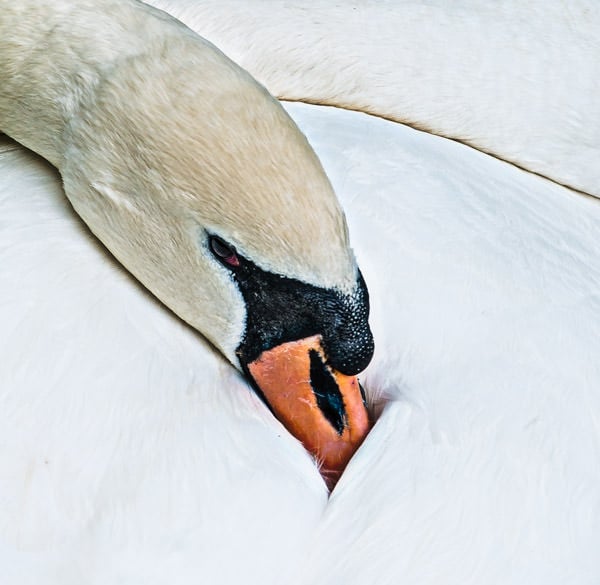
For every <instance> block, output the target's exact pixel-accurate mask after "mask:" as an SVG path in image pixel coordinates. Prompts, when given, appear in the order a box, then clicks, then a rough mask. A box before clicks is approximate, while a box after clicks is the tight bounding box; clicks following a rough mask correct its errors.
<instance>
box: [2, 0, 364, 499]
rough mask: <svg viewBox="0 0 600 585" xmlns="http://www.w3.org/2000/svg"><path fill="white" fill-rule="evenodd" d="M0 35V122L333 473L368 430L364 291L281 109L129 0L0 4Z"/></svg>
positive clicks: (322, 180) (217, 56) (323, 192)
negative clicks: (50, 168) (362, 375)
mask: <svg viewBox="0 0 600 585" xmlns="http://www.w3.org/2000/svg"><path fill="white" fill-rule="evenodd" d="M0 37H1V38H2V44H1V45H0V52H1V53H2V55H3V67H2V69H0V80H1V81H2V87H3V90H2V94H0V128H2V130H3V131H4V132H5V133H7V134H8V135H9V136H11V137H13V138H15V139H16V140H18V141H19V142H21V143H22V144H24V145H25V146H27V147H29V148H30V149H32V150H33V151H35V152H37V153H38V154H40V155H41V156H43V157H44V158H45V159H47V160H48V161H50V162H51V163H52V164H53V165H54V166H55V167H57V168H58V169H59V171H60V174H61V177H62V181H63V185H64V188H65V193H66V194H67V196H68V198H69V201H70V202H71V204H72V205H73V207H74V209H75V211H76V212H77V213H78V214H79V216H80V217H81V218H83V220H84V221H85V222H86V224H87V225H88V226H89V227H90V229H91V230H92V232H93V233H94V234H95V235H96V236H97V237H98V238H99V239H100V241H102V242H103V243H104V245H105V246H106V247H107V248H108V249H109V250H110V251H111V253H112V254H113V255H114V256H115V257H116V258H117V259H118V260H119V261H120V262H121V263H122V264H123V265H124V266H125V267H127V269H128V270H129V271H130V272H131V273H132V274H133V275H135V277H136V278H137V279H138V280H139V281H140V282H142V283H143V284H144V285H145V286H146V287H147V288H148V289H149V290H151V291H152V292H153V293H154V294H155V295H156V296H157V297H158V298H159V299H160V300H161V301H162V302H163V303H164V304H165V305H167V306H168V307H170V308H171V309H172V310H173V311H174V312H175V313H176V314H177V315H179V316H180V317H181V318H182V319H183V320H184V321H186V322H187V323H189V324H190V325H191V326H192V327H194V328H196V329H197V330H198V331H200V332H202V333H203V334H204V335H205V336H206V337H207V339H208V340H210V341H211V342H212V343H213V344H214V345H215V346H216V347H217V348H218V349H219V350H220V351H221V352H222V353H223V354H224V355H225V356H226V357H227V358H228V359H229V360H230V362H231V363H232V364H234V365H235V366H236V367H238V368H240V369H241V370H242V371H243V372H245V373H246V374H247V375H248V376H249V377H250V379H251V380H252V381H253V382H254V383H255V385H256V389H257V392H259V394H260V395H261V396H262V397H263V398H264V400H265V402H266V404H267V405H268V406H269V408H270V409H271V410H272V411H273V412H274V413H275V414H276V415H277V416H278V417H279V418H280V419H281V420H282V421H283V422H284V423H285V424H286V426H287V427H288V428H289V430H290V431H291V432H292V433H293V434H294V435H295V436H296V437H298V438H299V439H301V440H302V442H303V443H304V445H305V446H306V447H307V449H309V451H311V452H312V453H314V454H315V456H316V457H317V459H318V461H319V463H320V465H321V468H322V472H323V476H324V478H325V479H326V480H327V482H328V484H329V485H330V487H332V486H333V485H335V481H336V480H337V478H338V477H339V474H340V473H341V471H342V470H343V469H344V467H345V464H346V463H347V462H348V460H349V459H350V457H351V456H352V454H353V453H354V451H355V450H356V448H357V447H358V445H360V443H361V442H362V440H363V439H364V436H365V435H366V433H367V432H368V429H369V415H368V413H367V410H366V405H365V403H364V396H363V394H362V390H361V389H360V386H359V383H358V381H357V379H356V374H358V373H359V372H361V371H362V370H364V368H365V367H366V365H367V364H368V363H369V361H370V359H371V356H372V353H373V339H372V335H371V331H370V329H369V325H368V315H369V302H368V292H367V289H366V285H365V282H364V280H363V278H362V275H361V273H360V271H359V270H358V268H357V265H356V262H355V260H354V257H353V254H352V251H351V248H350V244H349V238H348V231H347V227H346V225H345V221H344V216H343V212H342V210H341V208H340V206H339V204H338V202H337V199H336V197H335V195H334V193H333V191H332V189H331V186H330V184H329V182H328V180H327V177H326V175H325V173H324V172H323V169H322V167H321V165H320V163H319V161H318V159H317V157H316V156H315V154H314V152H313V151H312V150H311V148H310V146H309V145H308V143H307V141H306V139H305V138H304V137H303V135H302V134H301V133H300V132H299V131H298V129H297V128H296V126H295V124H294V123H293V121H292V120H291V118H290V117H289V116H288V115H287V114H286V112H285V110H284V109H283V108H282V107H281V106H280V105H279V103H278V102H277V101H276V100H275V99H273V98H272V97H271V96H270V95H269V94H268V93H267V92H266V91H265V90H264V89H263V88H262V87H261V86H260V85H259V84H258V83H256V82H255V81H254V80H253V79H252V78H251V77H250V76H249V75H248V74H247V73H246V72H245V71H243V70H242V69H240V68H239V67H238V66H236V65H235V64H234V63H233V62H231V61H230V60H229V59H227V58H226V57H225V56H224V55H223V54H222V53H221V52H220V51H219V50H218V49H216V47H214V46H212V45H210V44H209V43H208V42H206V41H205V40H204V39H202V38H200V37H198V36H197V35H196V34H195V33H193V32H192V31H191V30H190V29H188V28H187V27H185V26H184V25H182V24H181V23H180V22H179V21H177V20H175V19H173V18H171V17H169V16H168V15H167V14H165V13H164V12H161V11H159V10H157V9H154V8H152V7H150V6H148V5H146V4H143V3H141V2H137V1H133V0H132V1H130V2H121V1H115V0H112V1H111V0H107V1H105V2H101V3H97V2H82V3H78V4H76V5H73V4H72V3H71V2H50V3H46V4H43V3H42V4H39V3H37V2H31V3H29V4H26V3H20V4H19V5H18V6H12V3H7V5H6V6H5V7H3V17H2V29H0ZM48 53H50V54H51V55H52V59H48V58H47V54H48ZM307 210H308V211H307ZM300 217H302V219H303V221H299V218H300Z"/></svg>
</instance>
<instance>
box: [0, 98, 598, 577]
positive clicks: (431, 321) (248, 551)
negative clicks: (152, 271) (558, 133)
mask: <svg viewBox="0 0 600 585" xmlns="http://www.w3.org/2000/svg"><path fill="white" fill-rule="evenodd" d="M482 99H483V98H482ZM518 105H519V106H522V107H525V108H526V107H527V103H522V102H519V104H518ZM514 107H517V105H515V106H514ZM288 108H289V111H290V113H291V114H292V115H293V116H294V118H295V119H296V120H297V121H298V123H299V124H300V126H301V128H302V130H303V131H304V132H305V133H306V134H307V136H308V137H309V139H310V141H311V143H312V144H313V146H314V147H315V149H316V150H317V153H318V154H319V156H320V157H321V159H322V161H323V163H324V165H325V167H326V170H327V172H328V174H329V176H330V177H331V179H332V181H333V183H334V186H335V188H336V191H337V193H338V195H339V197H340V199H341V201H342V203H343V205H344V207H345V209H346V213H347V217H348V221H349V225H350V230H351V234H352V241H353V245H354V248H355V251H356V254H357V257H358V260H359V264H360V266H361V268H362V271H363V273H364V275H365V278H366V280H367V282H368V284H369V289H370V294H371V305H372V326H373V329H374V334H375V338H376V343H377V349H376V355H375V359H374V361H373V363H372V365H371V366H370V367H369V369H368V371H367V373H366V375H363V376H362V379H363V382H364V384H365V386H366V388H367V390H368V392H369V394H370V396H371V398H372V399H374V400H377V401H381V404H382V408H383V412H382V414H381V416H380V418H379V420H378V422H377V425H376V426H375V429H374V430H373V432H372V433H371V435H370V436H369V438H368V440H367V442H366V443H365V445H364V446H363V447H362V448H361V450H360V451H359V453H358V454H357V456H356V457H355V459H354V460H353V461H352V463H351V464H350V466H349V468H348V469H347V471H346V473H345V475H344V476H343V478H342V480H341V482H340V484H339V485H338V488H337V490H336V491H335V492H334V494H333V496H332V498H331V499H330V500H329V502H328V501H327V497H326V492H325V488H324V485H323V483H322V480H321V478H320V476H319V474H318V471H317V470H316V468H315V467H314V466H313V464H312V462H311V461H310V458H309V456H308V455H307V454H306V453H305V452H304V450H303V449H302V448H301V447H300V446H299V445H298V444H297V443H296V442H295V440H294V439H292V438H291V437H290V436H289V435H288V434H287V433H286V432H285V430H284V429H283V428H282V427H281V425H280V424H279V423H278V422H277V421H275V420H274V419H272V417H271V415H270V414H269V413H268V412H266V409H265V408H264V407H263V406H262V404H261V403H260V402H259V400H258V399H256V398H255V397H254V396H253V395H252V394H251V392H250V390H249V388H248V386H247V385H246V384H245V382H244V381H243V380H242V379H241V377H240V376H239V375H238V374H237V373H236V372H235V371H234V370H233V369H232V368H231V367H230V366H228V365H227V364H226V363H225V361H224V360H223V359H222V358H221V357H220V356H218V355H217V354H216V353H215V352H214V351H213V350H212V349H211V348H210V347H209V346H208V345H207V344H206V343H205V342H203V340H202V339H201V338H200V337H199V336H198V335H197V334H195V333H194V332H192V331H191V330H190V329H189V328H187V327H186V326H184V325H182V324H181V323H180V322H179V321H178V320H177V319H176V318H175V317H174V316H172V315H171V314H170V313H169V312H168V311H167V310H165V309H164V308H163V307H162V306H160V305H159V304H158V303H157V302H155V301H154V300H153V299H152V297H150V296H149V295H148V294H147V293H145V292H144V291H143V290H142V289H141V288H140V287H139V285H137V284H136V283H135V282H134V281H133V280H132V279H131V278H130V277H129V276H128V275H127V274H126V273H124V271H123V270H122V269H120V268H119V267H118V266H117V265H116V264H115V263H114V261H112V260H111V259H110V257H109V256H108V255H107V254H106V253H105V252H104V250H103V249H102V248H101V247H100V245H99V244H98V243H97V242H96V241H95V240H94V239H93V238H91V237H90V236H89V235H88V234H87V231H86V229H85V228H84V227H82V226H81V224H80V222H79V220H78V219H77V218H76V217H75V216H74V214H73V212H72V211H71V209H70V207H69V206H68V204H67V203H66V200H65V199H64V196H63V195H62V193H61V190H60V182H59V179H58V176H57V175H56V173H55V172H54V171H53V170H52V169H51V168H50V167H48V166H47V165H46V164H45V163H43V162H41V161H40V160H39V159H38V158H36V157H34V156H33V155H31V154H29V153H27V152H26V151H24V149H21V148H20V147H17V146H16V145H14V143H12V142H10V141H8V140H6V141H4V142H3V143H2V145H1V146H0V267H1V270H0V324H1V328H0V356H1V361H0V583H2V584H6V585H25V584H27V585H34V584H35V585H70V584H81V583H86V584H93V585H96V584H98V585H100V584H102V585H106V584H113V583H114V584H117V583H119V584H121V583H122V584H126V585H130V584H132V585H133V584H138V583H144V585H154V584H159V583H160V584H163V583H169V584H174V585H187V584H192V583H194V584H197V583H210V584H224V585H228V584H232V583H246V584H254V583H261V584H273V585H275V584H280V583H294V584H298V585H306V584H311V585H312V584H315V585H318V584H323V585H325V584H327V585H329V584H337V583H340V584H341V583H345V584H352V585H358V584H363V583H377V584H378V585H382V584H388V583H389V584H394V585H395V584H397V583H410V584H440V585H441V584H443V585H450V584H455V583H456V584H459V583H460V584H461V585H466V584H481V583H486V584H495V583H498V584H500V583H501V584H503V585H504V584H515V585H521V584H528V585H530V584H538V583H539V584H543V585H550V584H557V585H559V584H560V585H564V584H570V583H572V584H574V585H596V584H597V583H598V582H600V555H598V543H599V542H600V465H598V461H599V459H600V414H599V413H600V362H599V361H598V359H597V356H598V355H599V354H600V336H599V335H598V326H597V323H598V313H599V309H600V300H599V299H600V297H599V293H598V291H599V290H600V252H599V250H600V244H599V242H600V202H598V201H597V200H596V199H594V198H591V197H585V196H582V195H578V194H575V193H573V192H572V191H569V190H568V189H565V188H563V187H560V186H558V185H556V184H553V183H551V182H549V181H547V180H545V179H543V178H540V177H537V176H535V175H531V174H528V173H526V172H524V171H521V170H519V169H517V168H515V167H513V166H510V165H508V164H506V163H503V162H500V161H498V160H495V159H493V158H491V157H489V156H487V155H484V154H482V153H479V152H476V151H474V150H472V149H470V148H467V147H465V146H462V145H460V144H457V143H455V142H451V141H448V140H445V139H442V138H437V137H434V136H430V135H427V134H423V133H420V132H417V131H414V130H411V129H408V128H406V127H404V126H401V125H399V124H395V123H392V122H386V121H383V120H380V119H375V118H372V117H368V116H366V115H364V114H357V113H351V112H344V111H341V110H335V109H332V108H322V107H314V106H306V105H302V104H292V105H289V106H288ZM573 114H574V115H575V114H578V115H585V111H582V112H581V111H579V110H578V111H577V112H573ZM543 129H544V128H543V127H542V130H543ZM596 147H597V145H596ZM565 168H566V171H567V172H568V170H569V167H568V165H567V166H566V167H565Z"/></svg>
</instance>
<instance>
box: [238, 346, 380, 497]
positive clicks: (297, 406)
mask: <svg viewBox="0 0 600 585" xmlns="http://www.w3.org/2000/svg"><path fill="white" fill-rule="evenodd" d="M248 370H249V371H250V374H251V375H252V377H253V378H254V381H255V382H256V384H257V385H258V387H259V388H260V390H261V391H262V393H263V395H264V397H265V399H266V401H267V402H268V404H269V406H270V407H271V409H272V410H273V413H274V414H275V416H276V417H277V418H278V419H279V420H280V421H281V422H282V423H283V424H284V425H285V427H286V428H287V429H288V430H289V431H290V433H292V435H294V436H295V437H296V438H297V439H299V440H300V441H301V442H302V444H303V445H304V447H305V448H306V449H307V450H308V451H309V452H310V453H312V454H313V455H314V456H315V458H316V459H317V461H318V462H319V464H320V470H321V475H322V476H323V478H324V480H325V483H326V484H327V486H328V488H329V489H330V490H332V489H333V488H334V487H335V484H336V483H337V481H338V479H339V478H340V476H341V475H342V472H343V471H344V469H345V467H346V465H347V464H348V461H350V459H351V457H352V455H354V453H355V451H356V450H357V449H358V447H359V446H360V444H361V443H362V442H363V440H364V438H365V437H366V436H367V433H368V432H369V430H370V429H371V423H370V421H369V414H368V412H367V408H366V406H365V403H364V399H363V395H362V390H361V388H360V385H359V383H358V378H357V377H356V376H345V375H343V374H340V373H339V372H336V371H335V370H332V369H331V368H330V367H329V366H328V365H327V364H326V358H325V354H324V352H323V348H322V345H321V336H320V335H314V336H312V337H307V338H306V339H301V340H299V341H291V342H288V343H283V344H281V345H278V346H277V347H274V348H272V349H269V350H266V351H264V352H263V353H262V354H261V355H260V356H259V357H258V358H257V359H256V360H255V361H253V362H251V363H249V364H248Z"/></svg>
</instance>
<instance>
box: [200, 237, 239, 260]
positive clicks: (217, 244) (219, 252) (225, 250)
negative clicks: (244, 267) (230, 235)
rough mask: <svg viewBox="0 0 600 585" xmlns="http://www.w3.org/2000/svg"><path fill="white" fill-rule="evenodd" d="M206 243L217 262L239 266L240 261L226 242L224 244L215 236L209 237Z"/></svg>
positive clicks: (233, 249)
mask: <svg viewBox="0 0 600 585" xmlns="http://www.w3.org/2000/svg"><path fill="white" fill-rule="evenodd" d="M208 243H209V246H210V249H211V252H212V253H213V254H214V255H215V256H216V257H217V259H218V260H220V261H221V262H223V263H224V264H227V265H229V266H239V265H240V259H239V258H238V257H237V254H236V253H235V248H233V247H232V246H230V245H229V244H228V243H227V242H224V241H223V240H222V239H221V238H218V237H217V236H210V238H209V240H208Z"/></svg>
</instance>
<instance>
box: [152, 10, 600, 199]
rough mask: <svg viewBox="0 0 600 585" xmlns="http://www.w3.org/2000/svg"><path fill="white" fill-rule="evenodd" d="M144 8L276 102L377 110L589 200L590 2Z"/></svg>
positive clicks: (595, 188) (592, 174)
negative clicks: (175, 21) (184, 31)
mask: <svg viewBox="0 0 600 585" xmlns="http://www.w3.org/2000/svg"><path fill="white" fill-rule="evenodd" d="M150 4H153V5H155V6H158V7H160V8H163V9H165V10H167V11H169V12H170V13H171V14H173V15H175V16H176V17H177V18H180V19H181V20H182V21H183V22H185V23H186V24H187V25H188V26H190V27H191V28H193V29H194V30H196V31H198V32H199V33H200V34H201V35H203V36H205V37H206V38H208V39H210V40H211V41H212V42H213V43H215V44H216V45H218V46H219V47H220V48H221V49H222V50H223V51H225V53H227V55H229V56H230V57H231V58H232V59H234V60H235V61H236V62H238V63H240V65H242V66H243V67H245V68H246V69H248V71H250V73H251V74H252V75H254V76H255V77H256V78H257V79H258V80H259V81H261V82H262V83H264V84H265V86H266V87H267V89H268V90H269V91H270V92H271V93H273V94H274V95H276V96H278V97H279V98H281V99H288V100H300V101H305V102H311V103H317V104H329V105H335V106H339V107H345V108H350V109H356V110H360V111H364V112H371V113H375V114H377V115H378V116H384V117H387V118H390V119H393V120H396V121H398V122H402V123H405V124H409V125H412V126H414V127H417V128H421V129H425V130H427V131H429V132H432V133H434V134H439V135H441V136H446V137H449V138H453V139H456V140H459V141H462V142H465V143H468V144H470V145H473V146H475V147H476V148H478V149H480V150H484V151H487V152H490V153H492V154H493V155H494V156H497V157H500V158H502V159H505V160H508V161H510V162H512V163H515V164H517V165H518V166H521V167H523V168H525V169H527V170H530V171H533V172H535V173H539V174H541V175H544V176H546V177H549V178H550V179H552V180H554V181H557V182H559V183H562V184H565V185H568V186H570V187H573V188H575V189H580V190H582V191H585V192H587V193H589V194H591V195H595V196H600V187H599V185H600V165H599V164H598V160H600V102H599V101H598V100H597V99H596V96H598V95H599V94H600V69H599V65H598V63H599V59H598V55H599V54H600V37H599V35H598V30H600V10H598V4H597V2H595V0H577V1H576V2H566V3H565V2H558V1H551V2H548V1H546V0H535V1H529V2H520V1H519V0H510V1H504V2H478V1H475V2H453V3H448V2H447V1H446V0H430V1H428V2H422V1H418V0H400V1H399V0H384V1H382V0H377V1H369V0H352V1H350V2H342V3H340V2H326V1H325V2H311V3H309V4H303V3H297V2H273V1H272V0H256V1H253V2H241V3H240V2H238V1H237V0H151V1H150ZM232 14H235V18H232V17H231V15H232Z"/></svg>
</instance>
